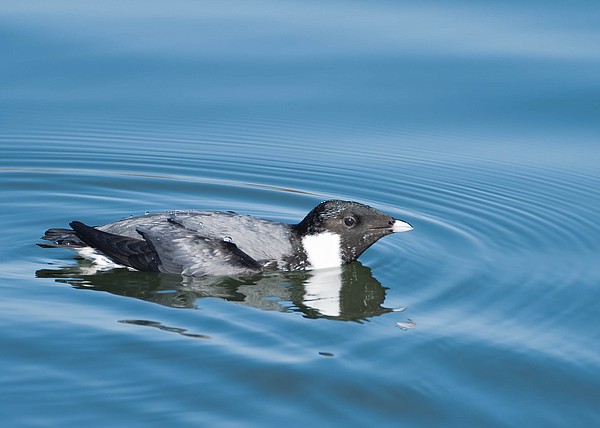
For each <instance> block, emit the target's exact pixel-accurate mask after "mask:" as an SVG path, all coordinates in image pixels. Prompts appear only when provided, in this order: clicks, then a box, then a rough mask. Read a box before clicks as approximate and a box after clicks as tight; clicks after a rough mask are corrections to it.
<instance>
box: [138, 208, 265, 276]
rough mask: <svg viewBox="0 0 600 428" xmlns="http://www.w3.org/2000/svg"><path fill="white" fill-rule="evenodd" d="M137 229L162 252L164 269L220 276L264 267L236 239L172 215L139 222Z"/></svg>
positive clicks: (155, 248) (256, 270)
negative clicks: (207, 231)
mask: <svg viewBox="0 0 600 428" xmlns="http://www.w3.org/2000/svg"><path fill="white" fill-rule="evenodd" d="M137 231H138V233H139V234H140V235H142V237H143V238H144V240H145V241H146V242H148V244H150V246H151V247H152V248H153V249H154V251H156V253H157V254H158V256H159V258H160V263H161V266H160V269H161V271H162V272H169V273H181V274H183V275H188V276H204V275H211V276H218V275H241V274H248V273H253V272H259V271H260V270H261V269H262V267H261V265H260V263H258V262H257V261H256V260H254V259H253V258H252V257H250V256H249V255H248V254H246V253H245V252H243V251H242V250H240V249H239V248H238V247H237V246H236V245H235V244H234V243H233V242H228V241H227V240H224V239H219V238H214V237H205V236H202V235H201V234H200V233H199V232H198V231H195V230H190V229H187V228H186V227H184V226H183V225H181V224H180V223H178V222H176V221H175V220H174V219H172V218H171V219H167V220H166V221H160V222H156V223H151V224H148V225H143V226H139V227H138V228H137Z"/></svg>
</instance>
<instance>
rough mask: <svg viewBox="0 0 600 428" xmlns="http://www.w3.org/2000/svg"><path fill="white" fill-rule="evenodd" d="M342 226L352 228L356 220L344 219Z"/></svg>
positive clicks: (352, 218) (351, 218)
mask: <svg viewBox="0 0 600 428" xmlns="http://www.w3.org/2000/svg"><path fill="white" fill-rule="evenodd" d="M344 224H345V225H346V226H348V227H352V226H354V225H355V224H356V219H355V218H354V217H350V216H348V217H344Z"/></svg>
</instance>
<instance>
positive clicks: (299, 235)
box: [39, 200, 412, 276]
mask: <svg viewBox="0 0 600 428" xmlns="http://www.w3.org/2000/svg"><path fill="white" fill-rule="evenodd" d="M70 226H71V229H58V228H53V229H49V230H47V231H46V233H45V234H44V236H43V237H42V238H41V239H44V240H46V241H51V242H52V245H48V244H39V245H40V246H45V247H60V248H70V249H73V250H75V251H77V252H78V253H79V254H80V255H81V256H82V257H84V258H88V259H91V260H93V261H94V262H95V263H97V264H104V265H107V266H119V265H120V266H126V267H129V268H133V269H136V270H140V271H151V272H163V273H173V274H181V275H185V276H221V275H223V276H230V275H245V274H253V273H257V272H261V271H265V270H284V271H292V270H303V269H322V268H329V267H334V266H340V265H342V264H345V263H350V262H352V261H354V260H356V259H357V258H358V257H360V255H361V254H362V253H363V252H364V251H365V250H366V249H367V248H369V247H370V246H371V245H373V244H374V243H375V242H377V241H378V240H379V239H380V238H382V237H384V236H386V235H389V234H392V233H396V232H406V231H409V230H411V229H412V226H411V225H410V224H408V223H407V222H404V221H402V220H397V219H395V218H393V217H391V216H389V215H387V214H385V213H383V212H381V211H378V210H376V209H374V208H371V207H370V206H368V205H364V204H361V203H358V202H351V201H339V200H329V201H325V202H322V203H320V204H319V205H317V206H316V207H315V208H313V209H312V210H311V211H310V212H309V213H308V214H307V215H306V217H305V218H304V219H303V220H302V221H301V222H300V223H298V224H288V223H281V222H276V221H270V220H264V219H260V218H257V217H252V216H249V215H240V214H236V213H234V212H231V211H227V212H222V211H171V212H166V213H158V214H149V215H144V216H139V217H131V218H126V219H123V220H119V221H116V222H114V223H108V224H105V225H102V226H96V227H90V226H87V225H85V224H84V223H81V222H79V221H73V222H71V223H70Z"/></svg>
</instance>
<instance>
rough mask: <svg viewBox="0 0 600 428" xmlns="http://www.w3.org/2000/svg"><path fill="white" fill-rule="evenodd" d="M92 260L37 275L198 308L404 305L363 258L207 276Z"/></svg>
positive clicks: (344, 313)
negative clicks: (214, 303)
mask: <svg viewBox="0 0 600 428" xmlns="http://www.w3.org/2000/svg"><path fill="white" fill-rule="evenodd" d="M88 263H89V262H87V261H85V260H78V263H77V264H74V265H68V266H64V267H62V268H54V269H40V270H38V271H37V272H36V276H37V277H38V278H52V279H54V280H56V281H57V282H60V283H67V284H70V285H72V286H73V287H75V288H83V289H86V290H96V291H104V292H109V293H111V294H115V295H118V296H126V297H133V298H136V299H140V300H145V301H149V302H154V303H158V304H161V305H164V306H169V307H175V308H196V307H198V306H201V305H202V304H201V303H200V300H201V299H203V298H218V299H223V300H227V301H229V302H235V303H238V304H241V305H244V306H249V307H254V308H258V309H262V310H268V311H284V312H301V313H303V314H304V315H305V316H306V317H308V318H329V319H335V320H343V321H347V320H353V321H361V320H365V319H368V318H371V317H376V316H379V315H383V314H386V313H389V312H393V311H396V310H401V309H402V308H399V309H392V308H387V307H384V306H383V305H384V301H385V295H386V291H385V288H384V287H383V285H381V283H380V282H379V281H378V280H377V279H376V278H375V277H373V275H372V273H371V269H369V268H368V267H366V266H363V265H362V264H361V263H360V262H354V263H350V264H347V265H344V266H342V267H340V268H333V269H322V270H314V271H296V272H265V273H262V274H258V275H251V276H244V277H232V276H220V277H215V276H210V277H202V278H196V277H181V276H176V275H163V274H156V273H153V272H149V273H145V272H130V271H129V270H127V269H113V270H110V271H105V272H100V273H98V272H95V271H93V270H92V273H91V274H90V273H89V272H88V270H89V266H88Z"/></svg>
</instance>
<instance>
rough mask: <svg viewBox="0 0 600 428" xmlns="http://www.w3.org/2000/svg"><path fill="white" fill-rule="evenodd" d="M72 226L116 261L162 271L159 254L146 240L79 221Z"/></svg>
mask: <svg viewBox="0 0 600 428" xmlns="http://www.w3.org/2000/svg"><path fill="white" fill-rule="evenodd" d="M70 226H71V227H72V228H73V230H74V231H75V234H76V235H77V237H78V238H79V239H81V240H82V241H83V242H84V243H86V244H87V245H89V246H90V247H92V248H95V249H97V250H99V251H100V252H102V254H104V255H105V256H107V257H109V258H110V259H111V260H113V261H115V262H116V263H119V264H122V265H125V266H130V267H132V268H134V269H137V270H141V271H150V272H160V270H159V264H160V259H159V257H158V254H157V253H156V251H154V249H153V248H152V246H151V245H150V244H149V243H148V242H146V241H145V240H143V239H135V238H129V237H127V236H121V235H115V234H112V233H107V232H103V231H101V230H98V229H96V228H93V227H90V226H87V225H85V224H83V223H81V222H79V221H73V222H71V223H70Z"/></svg>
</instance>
